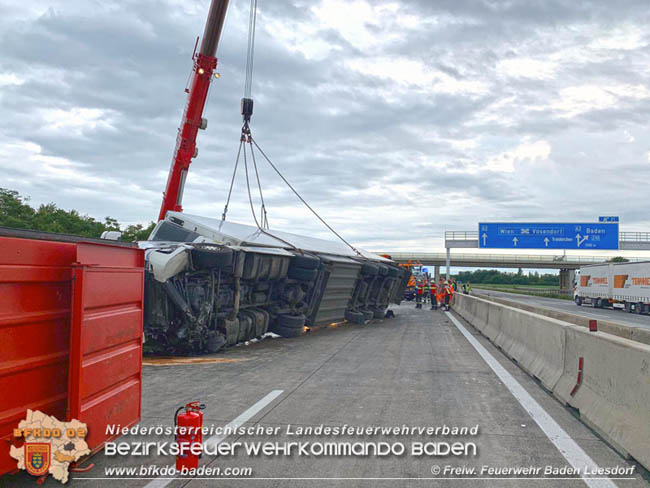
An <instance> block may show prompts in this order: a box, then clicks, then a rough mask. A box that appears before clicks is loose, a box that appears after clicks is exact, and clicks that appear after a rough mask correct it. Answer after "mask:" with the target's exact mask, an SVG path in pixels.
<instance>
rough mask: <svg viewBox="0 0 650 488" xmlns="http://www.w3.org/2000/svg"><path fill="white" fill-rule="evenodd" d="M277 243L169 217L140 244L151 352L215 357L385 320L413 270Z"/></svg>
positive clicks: (307, 244) (295, 240)
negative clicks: (246, 345) (250, 345)
mask: <svg viewBox="0 0 650 488" xmlns="http://www.w3.org/2000/svg"><path fill="white" fill-rule="evenodd" d="M277 234H282V238H277V239H276V238H274V237H272V235H271V234H270V233H269V234H261V233H260V232H259V230H258V229H256V228H254V227H249V226H243V225H240V224H232V223H224V222H219V221H216V220H213V219H206V218H200V217H194V216H188V215H185V214H181V213H178V212H169V214H168V216H167V218H166V219H165V220H162V221H160V222H159V223H158V225H157V226H156V228H155V229H154V231H153V233H152V235H151V237H150V240H149V241H145V242H142V243H140V245H141V247H144V248H146V249H147V251H146V261H147V273H146V286H145V294H146V295H145V323H144V331H145V337H146V342H145V350H146V351H147V352H149V353H154V354H204V353H215V352H217V351H219V350H221V349H223V348H224V347H228V346H232V345H234V344H237V343H239V342H244V341H247V340H251V339H253V338H258V337H261V336H263V335H264V334H266V333H267V332H268V331H270V332H274V333H276V334H278V335H280V336H282V337H296V336H298V335H300V334H302V333H303V331H304V330H305V328H306V327H307V328H310V327H319V326H324V325H328V324H331V323H335V322H341V321H343V320H344V319H345V320H348V321H350V322H355V323H364V322H366V321H369V320H372V319H373V318H375V319H376V318H383V317H384V313H385V311H386V308H387V307H388V305H389V304H390V303H396V304H399V302H400V300H401V298H402V296H403V293H404V288H405V286H406V284H407V283H408V279H409V277H410V272H409V271H408V270H406V269H404V268H400V267H399V266H397V265H396V264H394V263H393V262H392V261H390V260H387V259H385V258H382V257H381V256H377V255H373V254H371V253H365V252H364V253H363V254H362V255H361V256H360V255H355V254H354V253H352V252H351V251H350V250H349V249H347V248H346V247H344V246H340V245H338V244H337V243H332V242H329V241H323V240H320V239H312V238H307V237H304V236H297V235H293V234H287V233H279V232H278V233H274V235H277ZM287 243H289V244H290V245H291V246H293V247H290V248H288V249H287V247H288V246H287ZM298 244H300V245H301V246H300V247H298Z"/></svg>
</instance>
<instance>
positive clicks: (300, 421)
mask: <svg viewBox="0 0 650 488" xmlns="http://www.w3.org/2000/svg"><path fill="white" fill-rule="evenodd" d="M394 311H395V313H396V318H394V319H384V320H380V321H374V322H373V323H370V324H366V325H351V324H345V325H341V326H338V327H333V328H326V329H323V330H319V331H315V332H313V333H311V334H306V335H304V336H302V337H299V338H297V339H272V340H265V341H262V342H259V343H256V344H252V345H249V346H241V347H235V348H232V349H231V350H229V351H227V352H226V353H224V354H221V355H215V356H214V358H215V360H216V362H214V363H207V364H186V365H174V366H145V368H144V372H143V382H144V392H143V398H142V417H143V421H142V423H141V425H142V426H144V427H154V426H170V425H171V424H172V416H173V414H174V410H175V409H176V407H178V406H180V405H182V404H184V403H185V402H188V401H192V400H201V401H202V402H204V403H205V404H206V405H207V408H206V409H205V411H204V413H205V422H204V425H205V426H206V427H209V426H217V427H219V426H225V425H229V426H231V427H233V426H235V427H236V426H242V427H246V428H248V427H252V428H258V427H259V428H263V429H267V432H264V433H260V432H245V433H243V434H242V433H235V434H233V435H230V436H227V435H222V434H218V433H215V435H214V436H210V435H208V436H206V438H209V439H207V443H208V444H210V445H212V446H215V445H217V446H224V448H225V447H228V446H230V445H232V443H235V442H240V443H247V444H249V445H251V444H253V443H255V442H258V441H262V442H269V443H275V444H278V443H280V444H282V443H285V442H302V443H305V442H310V443H312V444H311V445H312V446H313V445H314V444H313V443H330V444H331V445H336V446H341V445H342V443H345V442H349V443H354V444H355V445H357V446H359V445H366V444H367V443H379V442H384V443H387V445H390V446H392V447H393V448H395V449H399V445H402V446H404V449H405V452H404V453H401V454H397V453H395V454H391V455H387V456H375V455H372V454H369V455H366V454H364V453H360V452H358V453H357V455H348V456H343V455H341V456H328V457H324V456H319V455H318V454H317V453H316V454H314V451H307V452H309V453H311V455H306V454H305V453H302V454H299V453H295V452H294V453H292V454H291V455H290V456H285V455H281V454H280V455H274V456H270V455H263V454H259V455H256V456H249V455H247V454H245V453H244V452H243V451H242V450H239V451H236V454H234V455H228V454H225V453H224V454H223V455H222V456H220V457H212V456H203V458H202V459H201V461H200V464H201V466H207V467H210V468H214V469H220V470H222V473H223V470H225V469H227V468H237V469H251V470H252V471H251V475H250V476H246V477H243V478H237V477H234V476H228V477H227V478H226V479H224V478H220V477H219V476H216V475H215V474H214V473H213V479H205V478H199V477H197V478H186V479H182V480H178V479H163V478H159V477H158V476H159V475H158V474H154V475H151V474H150V473H153V472H154V471H153V470H154V468H156V467H161V466H165V465H173V462H174V460H173V457H171V456H155V455H149V456H107V455H106V454H104V453H102V454H98V455H96V456H95V457H94V458H93V459H92V461H93V462H94V463H95V466H94V468H93V469H92V470H90V471H89V472H87V473H74V474H73V475H72V477H73V479H72V480H71V482H70V484H69V486H72V487H84V488H85V487H95V486H121V487H144V486H147V487H149V488H151V487H158V488H162V487H164V486H173V487H180V486H188V487H191V488H195V487H208V486H228V487H230V486H235V487H237V486H242V487H253V488H254V487H284V486H290V487H304V486H307V487H343V486H352V487H358V486H360V487H375V486H380V487H393V486H398V487H402V486H404V487H406V486H409V487H410V486H413V487H420V486H434V487H443V486H457V487H465V486H470V487H474V486H476V487H484V486H490V487H491V486H494V487H504V486H505V487H544V488H549V487H561V486H562V487H563V486H570V487H584V486H591V487H597V486H603V487H612V486H619V487H641V486H647V482H646V481H644V480H643V479H641V478H640V477H639V476H638V475H637V474H636V471H635V472H634V474H632V475H631V476H630V475H628V476H626V477H627V478H631V479H616V480H614V481H610V480H607V479H593V478H594V477H595V478H602V476H598V475H597V474H596V475H590V476H586V478H588V479H582V478H581V477H580V475H575V474H571V475H562V474H560V475H558V476H559V477H560V478H564V479H552V480H549V479H541V480H540V479H535V478H540V477H541V478H544V477H548V476H549V475H545V474H544V470H546V469H549V470H556V471H557V472H558V473H561V472H562V471H563V470H564V471H566V470H567V467H571V466H572V463H573V464H578V465H579V468H580V470H582V469H583V468H584V465H589V466H591V467H592V469H596V468H597V467H599V468H603V469H609V468H616V467H619V468H621V469H629V468H630V467H631V465H630V464H628V463H627V462H626V461H625V460H624V459H623V458H622V457H620V456H619V455H618V454H617V453H616V452H615V451H613V450H612V449H611V448H610V447H609V446H608V445H607V444H605V443H604V442H603V441H602V440H600V439H599V438H598V437H597V436H596V435H595V434H594V433H593V432H592V431H591V430H589V429H588V428H587V427H586V426H585V425H583V424H582V423H581V422H580V421H579V420H577V419H576V418H575V417H574V416H573V415H572V414H571V413H570V412H569V411H568V410H566V409H565V408H564V407H563V406H562V405H561V404H560V403H559V402H557V401H556V400H555V399H554V398H553V397H551V396H550V395H549V394H548V393H546V392H545V391H544V390H543V389H541V388H540V387H539V386H538V384H537V383H536V382H535V381H534V380H533V379H531V378H530V377H529V376H527V375H526V374H525V373H523V372H522V371H521V370H520V369H519V368H518V367H517V366H516V365H515V364H514V363H513V362H511V361H510V360H508V359H507V358H506V357H505V356H504V355H502V354H501V353H500V352H499V350H498V349H496V348H495V347H493V346H492V345H491V344H490V343H489V342H488V341H487V340H486V339H485V338H484V337H483V336H481V335H479V334H478V333H477V332H476V331H475V330H474V329H473V328H472V327H471V326H469V325H468V324H467V323H465V322H463V321H462V319H460V318H458V317H457V316H455V315H453V314H450V313H449V314H448V313H443V312H440V311H431V310H427V309H424V310H416V309H415V308H414V305H413V304H405V305H402V306H400V307H395V308H394ZM515 394H516V396H515ZM321 426H325V427H329V428H338V429H341V428H343V426H350V427H352V428H353V429H356V428H357V427H371V428H374V427H378V428H381V427H390V428H397V429H398V430H399V429H406V430H409V429H411V428H424V429H426V428H427V427H429V428H431V429H433V430H434V432H435V429H436V428H439V429H442V428H444V427H445V426H446V427H447V428H465V427H467V428H471V427H475V428H476V427H477V428H478V433H477V434H476V435H471V433H470V434H467V435H461V436H452V435H448V434H447V435H443V432H442V430H439V432H438V435H435V434H434V435H431V434H429V435H427V434H426V432H425V433H424V434H421V433H419V432H417V431H415V432H411V431H410V432H408V433H407V432H405V431H402V430H400V431H399V432H398V433H396V434H388V433H385V432H384V433H382V432H379V433H377V434H373V433H370V434H368V433H365V434H362V435H357V434H352V435H350V434H346V435H334V434H331V435H329V436H326V435H313V434H312V435H303V436H301V435H298V434H297V433H298V432H299V431H300V429H305V428H321ZM141 440H146V441H148V442H153V441H156V440H165V441H170V440H171V436H168V435H167V436H165V435H163V436H156V435H148V436H132V435H127V436H123V437H122V438H121V439H120V441H122V442H126V443H128V444H129V445H133V443H135V442H136V441H141ZM454 442H458V443H460V444H459V445H460V446H462V449H461V450H462V454H459V455H451V454H447V455H436V453H438V454H439V453H441V452H442V450H443V449H444V448H445V447H444V445H445V444H451V443H454ZM414 443H429V446H430V447H431V446H434V447H435V449H437V451H435V452H434V451H430V455H421V456H414V455H412V452H413V451H412V449H413V447H414ZM472 445H473V446H475V449H476V451H475V452H474V451H473V448H472ZM142 465H144V466H145V468H142V467H141V466H142ZM150 465H151V466H153V468H151V470H152V471H150V472H149V473H148V474H147V475H145V476H142V475H141V474H140V473H142V472H143V471H142V470H143V469H147V468H146V467H147V466H150ZM114 468H134V469H135V470H136V471H135V472H134V473H128V472H126V471H122V472H121V473H118V472H115V471H111V469H114ZM517 468H519V469H520V468H528V469H529V470H531V471H532V472H533V473H534V471H536V470H539V474H536V475H535V474H532V475H531V474H529V475H519V476H517V475H514V474H509V473H508V472H507V471H501V470H507V469H517ZM490 470H492V471H490ZM504 473H505V474H504ZM167 477H168V478H169V475H168V476H167ZM171 477H172V478H173V477H174V476H171ZM118 478H122V479H118ZM144 478H149V479H144ZM215 478H216V479H215ZM503 478H508V479H503ZM515 478H518V479H515ZM0 485H2V486H7V487H14V486H23V485H24V486H34V480H33V478H31V477H30V476H28V475H27V474H25V473H24V472H23V473H21V474H18V475H15V476H9V477H6V478H4V479H2V480H0ZM44 486H48V487H55V486H60V485H59V483H58V482H55V481H54V480H53V479H52V478H49V479H48V480H47V481H46V483H45V484H44Z"/></svg>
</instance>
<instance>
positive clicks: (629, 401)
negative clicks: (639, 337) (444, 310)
mask: <svg viewBox="0 0 650 488" xmlns="http://www.w3.org/2000/svg"><path fill="white" fill-rule="evenodd" d="M453 308H454V310H455V311H456V312H457V313H458V314H459V315H460V316H461V317H463V318H464V319H465V320H467V321H468V322H469V323H471V324H472V325H474V320H475V321H476V323H477V324H478V325H477V326H476V327H477V329H479V330H480V331H481V332H482V333H483V334H484V335H485V336H486V337H487V338H488V339H490V341H492V342H493V343H494V344H496V345H497V346H499V347H500V348H501V349H502V350H503V351H504V352H505V353H506V354H507V355H508V356H509V357H511V358H512V359H514V360H515V361H517V363H518V364H519V365H520V366H521V367H522V369H524V370H525V371H526V372H528V373H529V374H531V375H532V376H534V377H536V378H538V379H539V380H540V382H541V383H542V384H543V385H544V386H545V387H546V388H548V389H549V390H550V391H552V392H553V394H554V395H555V396H556V398H558V399H559V400H560V401H562V402H563V403H565V404H567V405H569V406H571V407H573V408H575V409H577V410H578V412H579V414H580V418H581V419H582V420H583V421H584V422H585V423H586V424H587V425H589V426H590V427H592V428H593V429H594V430H595V431H596V432H598V433H599V434H600V435H601V436H602V437H603V438H604V439H605V440H607V441H608V442H609V443H610V444H611V445H612V446H613V447H614V448H615V449H617V450H618V451H619V452H620V453H621V454H622V455H623V456H626V457H627V456H632V457H633V458H634V459H636V460H637V461H638V462H639V463H640V464H642V465H643V466H644V467H645V468H646V469H650V346H648V345H646V344H642V343H639V342H636V341H633V340H629V339H625V338H622V337H617V336H615V335H612V334H608V333H605V332H602V331H599V332H589V331H588V329H586V328H584V327H581V326H576V325H574V324H570V323H568V322H565V321H561V320H557V319H554V318H551V317H548V316H545V315H540V314H537V313H533V312H529V311H527V310H522V309H520V308H515V307H510V306H508V305H503V304H500V303H496V302H494V301H490V300H485V299H482V298H477V297H473V296H467V295H457V296H456V298H455V303H454V305H453ZM579 358H583V376H582V383H581V384H580V386H578V388H577V390H576V391H575V394H574V395H571V392H572V390H573V389H574V387H575V386H576V383H577V378H578V361H579Z"/></svg>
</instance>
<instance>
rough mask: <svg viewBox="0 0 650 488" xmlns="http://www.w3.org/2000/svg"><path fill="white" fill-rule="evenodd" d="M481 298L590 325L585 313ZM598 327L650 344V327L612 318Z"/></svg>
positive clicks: (602, 321) (599, 322)
mask: <svg viewBox="0 0 650 488" xmlns="http://www.w3.org/2000/svg"><path fill="white" fill-rule="evenodd" d="M481 298H483V299H485V300H489V301H492V302H495V303H500V304H502V305H507V306H509V307H514V308H518V309H521V310H527V311H528V312H533V313H537V314H540V315H544V316H546V317H551V318H554V319H557V320H562V321H564V322H569V323H571V324H575V325H579V326H581V327H589V320H590V318H589V317H585V316H583V315H578V314H572V313H569V312H562V311H560V310H552V309H550V308H543V307H536V306H535V305H529V304H527V303H521V302H517V301H515V300H508V299H507V298H501V297H493V296H490V295H481ZM576 307H577V305H576ZM621 313H624V312H621ZM598 329H599V330H600V331H601V332H607V333H608V334H612V335H615V336H618V337H623V338H625V339H630V340H632V341H637V342H642V343H643V344H648V345H650V329H648V328H644V327H635V326H633V325H626V324H619V323H618V322H612V321H610V320H600V319H598Z"/></svg>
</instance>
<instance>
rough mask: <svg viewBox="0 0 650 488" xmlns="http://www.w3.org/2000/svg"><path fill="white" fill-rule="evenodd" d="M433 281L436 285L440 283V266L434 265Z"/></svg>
mask: <svg viewBox="0 0 650 488" xmlns="http://www.w3.org/2000/svg"><path fill="white" fill-rule="evenodd" d="M433 282H434V283H435V284H436V285H437V284H438V283H440V266H434V267H433Z"/></svg>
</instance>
